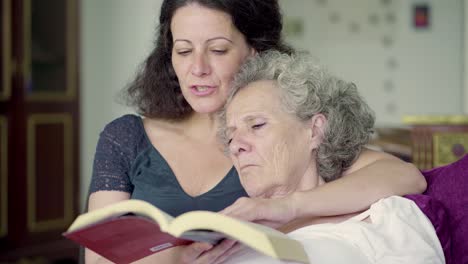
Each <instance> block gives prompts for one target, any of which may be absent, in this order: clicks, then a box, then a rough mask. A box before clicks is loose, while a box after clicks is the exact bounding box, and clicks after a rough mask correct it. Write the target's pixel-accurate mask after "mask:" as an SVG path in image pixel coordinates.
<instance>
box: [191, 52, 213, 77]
mask: <svg viewBox="0 0 468 264" xmlns="http://www.w3.org/2000/svg"><path fill="white" fill-rule="evenodd" d="M210 71H211V69H210V63H209V61H208V58H207V57H206V55H204V54H194V56H193V64H192V74H193V75H195V76H198V77H201V76H204V75H207V74H210Z"/></svg>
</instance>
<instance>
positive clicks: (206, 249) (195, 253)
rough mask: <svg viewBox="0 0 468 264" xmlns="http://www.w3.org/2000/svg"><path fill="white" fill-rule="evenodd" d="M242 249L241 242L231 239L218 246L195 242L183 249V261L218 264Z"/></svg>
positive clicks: (194, 263)
mask: <svg viewBox="0 0 468 264" xmlns="http://www.w3.org/2000/svg"><path fill="white" fill-rule="evenodd" d="M240 249H241V244H239V243H237V242H236V241H235V240H231V239H226V240H224V241H222V242H221V243H219V244H218V245H216V246H213V245H211V244H208V243H201V242H195V243H193V244H191V245H189V246H186V247H185V248H184V249H183V250H182V252H181V263H187V264H188V263H190V264H192V263H193V264H218V263H222V262H224V261H225V260H226V259H227V258H228V257H229V256H230V255H232V254H233V253H235V252H237V251H238V250H240Z"/></svg>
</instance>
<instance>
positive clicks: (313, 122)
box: [309, 114, 327, 149]
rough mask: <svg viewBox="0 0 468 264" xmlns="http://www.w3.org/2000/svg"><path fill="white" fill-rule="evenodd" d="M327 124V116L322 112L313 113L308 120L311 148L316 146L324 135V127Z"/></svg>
mask: <svg viewBox="0 0 468 264" xmlns="http://www.w3.org/2000/svg"><path fill="white" fill-rule="evenodd" d="M326 125H327V118H326V117H325V116H324V115H323V114H315V115H314V116H313V117H312V118H311V119H310V120H309V126H310V127H309V128H310V132H311V133H310V137H311V140H312V149H316V148H318V146H319V145H320V144H321V143H322V141H323V138H324V137H325V127H326Z"/></svg>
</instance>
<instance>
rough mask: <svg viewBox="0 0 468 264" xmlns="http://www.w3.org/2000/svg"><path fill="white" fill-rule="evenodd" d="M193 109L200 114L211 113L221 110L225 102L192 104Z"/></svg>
mask: <svg viewBox="0 0 468 264" xmlns="http://www.w3.org/2000/svg"><path fill="white" fill-rule="evenodd" d="M190 106H192V109H193V111H195V112H197V113H200V114H211V113H215V112H217V111H219V110H220V109H221V108H222V107H223V104H203V105H200V104H191V105H190Z"/></svg>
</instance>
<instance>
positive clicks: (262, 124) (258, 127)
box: [252, 123, 266, 129]
mask: <svg viewBox="0 0 468 264" xmlns="http://www.w3.org/2000/svg"><path fill="white" fill-rule="evenodd" d="M265 124H266V123H259V124H255V125H253V126H252V129H260V128H261V127H263V126H264V125H265Z"/></svg>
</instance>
